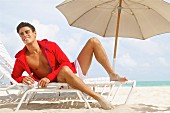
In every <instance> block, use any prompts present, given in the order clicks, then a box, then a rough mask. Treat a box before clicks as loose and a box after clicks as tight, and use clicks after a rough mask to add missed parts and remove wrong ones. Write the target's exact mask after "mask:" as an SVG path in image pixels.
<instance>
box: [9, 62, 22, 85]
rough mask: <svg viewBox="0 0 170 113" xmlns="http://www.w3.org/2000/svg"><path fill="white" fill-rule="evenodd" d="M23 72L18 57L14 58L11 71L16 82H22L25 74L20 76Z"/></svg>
mask: <svg viewBox="0 0 170 113" xmlns="http://www.w3.org/2000/svg"><path fill="white" fill-rule="evenodd" d="M23 72H24V69H23V66H22V64H21V62H20V61H19V60H18V59H16V60H15V64H14V68H13V71H12V78H13V79H14V80H16V81H17V82H18V83H22V80H23V78H25V76H22V73H23Z"/></svg>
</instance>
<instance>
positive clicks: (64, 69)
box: [57, 66, 72, 82]
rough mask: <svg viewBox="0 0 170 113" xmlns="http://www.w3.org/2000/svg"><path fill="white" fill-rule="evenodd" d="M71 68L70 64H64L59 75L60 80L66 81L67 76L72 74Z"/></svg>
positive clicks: (58, 79)
mask: <svg viewBox="0 0 170 113" xmlns="http://www.w3.org/2000/svg"><path fill="white" fill-rule="evenodd" d="M71 73H72V71H71V69H70V68H69V67H68V66H63V67H62V68H61V70H60V72H59V74H58V76H57V81H58V82H66V79H67V77H69V76H71Z"/></svg>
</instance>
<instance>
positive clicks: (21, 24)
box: [17, 22, 35, 33]
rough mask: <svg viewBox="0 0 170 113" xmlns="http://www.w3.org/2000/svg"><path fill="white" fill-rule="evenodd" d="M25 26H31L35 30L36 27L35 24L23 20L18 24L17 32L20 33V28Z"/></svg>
mask: <svg viewBox="0 0 170 113" xmlns="http://www.w3.org/2000/svg"><path fill="white" fill-rule="evenodd" d="M23 27H29V28H30V29H31V30H32V31H33V32H34V31H35V27H34V26H33V25H31V24H30V23H28V22H21V23H20V24H19V25H18V26H17V33H19V30H20V29H21V28H23Z"/></svg>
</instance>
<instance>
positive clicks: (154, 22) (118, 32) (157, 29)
mask: <svg viewBox="0 0 170 113" xmlns="http://www.w3.org/2000/svg"><path fill="white" fill-rule="evenodd" d="M57 8H58V9H59V10H60V11H61V12H62V13H63V14H64V15H65V17H66V18H67V21H68V23H69V24H70V25H71V26H75V27H79V28H82V29H85V30H88V31H91V32H93V33H96V34H98V35H101V36H103V37H114V36H115V37H116V38H115V39H116V41H115V51H114V54H115V55H114V58H116V48H117V38H118V36H119V37H124V38H136V39H143V40H144V39H147V38H149V37H151V36H154V35H157V34H162V33H167V32H170V4H169V3H167V2H165V1H163V0H65V1H64V2H63V3H61V4H60V5H58V6H57Z"/></svg>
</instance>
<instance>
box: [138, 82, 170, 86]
mask: <svg viewBox="0 0 170 113" xmlns="http://www.w3.org/2000/svg"><path fill="white" fill-rule="evenodd" d="M150 86H170V81H136V87H150Z"/></svg>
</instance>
